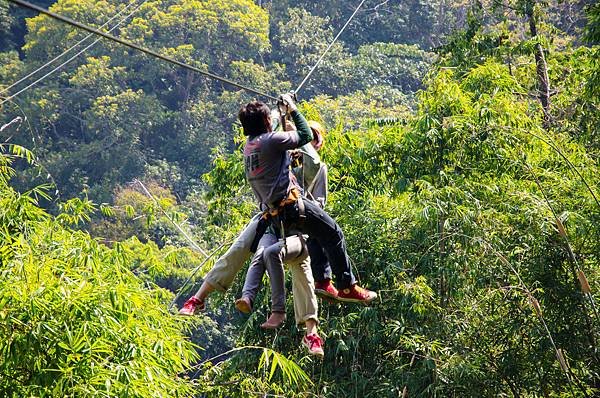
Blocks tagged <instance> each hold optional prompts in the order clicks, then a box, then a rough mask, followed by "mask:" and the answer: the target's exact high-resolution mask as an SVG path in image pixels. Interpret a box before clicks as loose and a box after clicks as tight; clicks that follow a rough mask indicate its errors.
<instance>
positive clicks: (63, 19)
mask: <svg viewBox="0 0 600 398" xmlns="http://www.w3.org/2000/svg"><path fill="white" fill-rule="evenodd" d="M8 1H10V2H11V3H14V4H17V5H19V6H21V7H23V8H28V9H30V10H34V11H37V12H39V13H41V14H45V15H47V16H49V17H51V18H54V19H56V20H59V21H61V22H64V23H66V24H68V25H71V26H74V27H76V28H79V29H82V30H85V31H88V32H90V33H93V34H95V35H98V36H102V37H104V38H105V39H109V40H112V41H114V42H116V43H119V44H122V45H124V46H127V47H129V48H132V49H134V50H137V51H140V52H143V53H145V54H147V55H150V56H152V57H155V58H158V59H161V60H163V61H166V62H169V63H172V64H174V65H177V66H180V67H182V68H184V69H188V70H191V71H192V72H196V73H199V74H201V75H204V76H206V77H209V78H211V79H213V80H218V81H220V82H223V83H226V84H229V85H230V86H233V87H237V88H239V89H241V90H245V91H248V92H250V93H254V94H256V95H259V96H261V97H266V98H269V99H271V100H274V101H277V98H276V97H273V96H272V95H269V94H265V93H263V92H260V91H258V90H255V89H253V88H250V87H247V86H244V85H241V84H239V83H236V82H234V81H232V80H229V79H227V78H224V77H221V76H218V75H215V74H214V73H211V72H207V71H203V70H202V69H199V68H196V67H195V66H192V65H188V64H186V63H184V62H181V61H178V60H176V59H174V58H171V57H168V56H165V55H161V54H159V53H157V52H156V51H154V50H150V49H148V48H145V47H142V46H139V45H137V44H133V43H131V42H129V41H126V40H123V39H120V38H118V37H116V36H113V35H111V34H109V33H105V32H102V31H100V30H98V29H94V28H92V27H90V26H88V25H85V24H82V23H80V22H77V21H74V20H73V19H71V18H68V17H65V16H62V15H59V14H56V13H54V12H52V11H48V10H46V9H44V8H41V7H38V6H36V5H34V4H31V3H29V2H26V1H22V0H8ZM363 1H364V0H363Z"/></svg>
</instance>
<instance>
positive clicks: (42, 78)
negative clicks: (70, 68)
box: [0, 0, 148, 105]
mask: <svg viewBox="0 0 600 398" xmlns="http://www.w3.org/2000/svg"><path fill="white" fill-rule="evenodd" d="M147 1H148V0H144V1H142V2H141V3H140V4H138V6H137V7H135V8H134V9H133V10H132V11H131V12H130V13H129V14H127V15H126V16H125V17H123V19H121V20H120V21H119V22H117V23H116V24H115V25H114V26H113V27H112V28H110V29H109V30H108V32H112V31H113V30H115V29H116V28H118V27H119V26H120V25H121V24H122V23H123V22H125V21H126V20H127V19H129V17H131V16H132V15H133V14H135V13H136V12H137V10H139V9H140V8H141V7H142V6H143V5H144V4H145V3H146V2H147ZM132 4H133V3H132ZM90 36H93V35H92V34H90V35H88V36H87V37H90ZM100 40H101V38H100V37H99V38H97V39H96V40H94V41H93V42H91V43H90V44H88V45H87V46H86V47H84V48H83V49H82V50H80V51H79V52H78V53H77V54H75V55H73V56H72V57H71V58H69V59H67V60H66V61H65V62H63V63H62V64H60V65H58V66H57V67H55V68H54V69H52V70H51V71H50V72H48V73H46V74H45V75H44V76H42V77H40V78H39V79H37V80H35V81H34V82H32V83H31V84H29V85H27V86H25V87H23V88H22V89H21V90H19V91H17V92H16V93H14V94H12V95H10V96H9V97H6V98H4V99H3V101H2V102H0V105H3V104H4V103H5V102H7V101H10V100H11V99H13V98H15V97H16V96H18V95H19V94H21V93H22V92H24V91H26V90H28V89H30V88H31V87H33V86H35V85H36V84H38V83H39V82H41V81H42V80H44V79H46V78H47V77H48V76H50V75H52V74H54V73H55V72H57V71H58V70H59V69H61V68H62V67H63V66H65V65H67V64H68V63H70V62H71V61H73V60H74V59H75V58H77V57H78V56H80V55H81V54H83V53H84V52H86V51H87V50H89V49H90V48H92V47H93V46H95V45H96V43H98V42H99V41H100ZM34 73H35V72H34Z"/></svg>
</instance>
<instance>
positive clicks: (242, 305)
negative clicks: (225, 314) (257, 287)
mask: <svg viewBox="0 0 600 398" xmlns="http://www.w3.org/2000/svg"><path fill="white" fill-rule="evenodd" d="M235 308H237V309H238V311H240V312H243V313H244V314H249V313H251V312H252V301H250V299H249V298H248V297H242V298H239V299H237V300H235Z"/></svg>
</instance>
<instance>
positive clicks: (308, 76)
mask: <svg viewBox="0 0 600 398" xmlns="http://www.w3.org/2000/svg"><path fill="white" fill-rule="evenodd" d="M10 1H12V0H10ZM365 1H366V0H362V1H361V2H360V4H359V5H358V7H356V10H354V12H353V13H352V15H350V18H348V20H347V21H346V23H345V24H344V26H342V29H340V31H339V32H338V34H337V35H336V36H335V38H334V39H333V41H332V42H331V43H329V45H328V46H327V48H326V49H325V51H323V54H321V56H320V57H319V59H318V60H317V63H315V65H314V66H313V67H312V69H311V70H310V71H309V72H308V74H307V75H306V76H305V77H304V80H302V82H301V83H300V84H299V85H298V87H297V88H296V90H295V91H294V93H298V92H299V91H300V90H301V89H302V87H303V86H304V84H305V83H306V82H307V81H308V79H309V78H310V76H311V75H312V74H313V72H314V71H315V69H317V67H318V66H319V65H320V64H321V61H323V58H325V55H326V54H327V53H328V52H329V50H330V49H331V47H333V45H334V44H335V42H336V41H337V39H338V38H339V37H340V36H341V35H342V33H343V32H344V30H346V27H347V26H348V25H349V24H350V22H351V21H352V19H354V16H355V15H356V13H357V12H358V10H360V8H361V7H362V5H363V4H364V2H365Z"/></svg>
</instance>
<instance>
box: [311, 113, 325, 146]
mask: <svg viewBox="0 0 600 398" xmlns="http://www.w3.org/2000/svg"><path fill="white" fill-rule="evenodd" d="M308 125H309V126H310V129H311V130H312V133H313V140H312V141H311V144H312V146H313V147H314V148H315V149H316V150H317V151H318V150H319V149H321V147H322V146H323V143H324V142H325V134H326V133H327V132H326V131H325V127H323V125H321V123H319V122H317V121H314V120H309V121H308Z"/></svg>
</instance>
